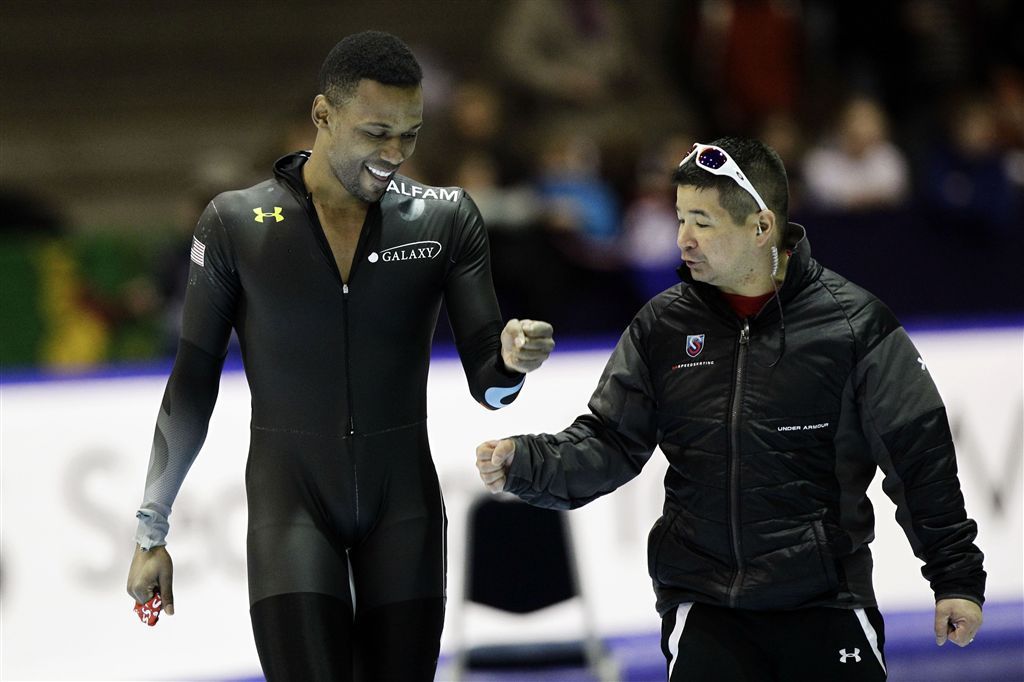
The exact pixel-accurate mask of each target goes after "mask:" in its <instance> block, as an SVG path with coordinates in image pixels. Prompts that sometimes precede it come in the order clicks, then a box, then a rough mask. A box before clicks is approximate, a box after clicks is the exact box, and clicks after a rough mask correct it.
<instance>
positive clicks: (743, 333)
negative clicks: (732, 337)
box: [740, 320, 750, 346]
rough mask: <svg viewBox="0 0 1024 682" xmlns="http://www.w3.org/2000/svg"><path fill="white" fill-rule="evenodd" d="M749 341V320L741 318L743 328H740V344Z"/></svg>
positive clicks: (745, 343)
mask: <svg viewBox="0 0 1024 682" xmlns="http://www.w3.org/2000/svg"><path fill="white" fill-rule="evenodd" d="M748 341H750V322H748V321H747V320H743V329H741V330H740V344H741V345H744V346H745V345H747V342H748Z"/></svg>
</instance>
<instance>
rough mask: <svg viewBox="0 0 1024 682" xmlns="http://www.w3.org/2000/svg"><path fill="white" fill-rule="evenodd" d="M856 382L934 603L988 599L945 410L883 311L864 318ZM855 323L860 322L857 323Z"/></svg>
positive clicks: (887, 483) (864, 419) (865, 422)
mask: <svg viewBox="0 0 1024 682" xmlns="http://www.w3.org/2000/svg"><path fill="white" fill-rule="evenodd" d="M864 317H865V318H869V319H870V320H871V322H870V323H867V324H865V325H864V326H865V327H866V330H865V331H863V332H862V333H861V334H860V339H859V346H860V350H861V353H860V357H859V359H858V362H857V365H856V367H855V369H854V375H853V382H854V392H855V396H856V401H857V408H858V410H859V413H860V419H861V423H862V428H863V430H864V434H865V437H866V438H867V441H868V443H870V445H871V449H872V455H873V457H874V458H875V460H876V461H877V462H878V464H879V466H880V467H881V469H882V471H883V473H884V474H885V478H884V480H883V483H882V487H883V489H884V490H885V492H886V494H887V495H888V496H889V497H890V498H891V499H892V500H893V502H895V503H896V507H897V510H896V518H897V520H898V521H899V523H900V525H901V526H902V528H903V530H904V532H905V533H906V535H907V538H908V539H909V540H910V544H911V547H912V548H913V550H914V554H915V555H917V557H918V558H920V559H922V560H923V561H924V567H923V568H922V569H921V573H922V575H924V577H925V578H926V579H927V580H928V581H929V583H930V584H931V587H932V591H933V592H934V593H935V598H936V600H938V599H942V598H947V597H960V598H964V599H970V600H971V601H974V602H976V603H977V604H979V605H981V604H982V603H983V602H984V594H985V571H984V569H983V568H982V560H983V558H984V556H983V554H982V553H981V550H979V549H978V547H977V546H976V545H975V544H974V539H975V537H976V536H977V534H978V527H977V524H976V523H975V522H974V521H973V520H971V519H969V518H968V517H967V512H966V510H965V509H964V498H963V495H962V494H961V492H960V481H959V479H958V478H957V465H956V453H955V451H954V448H953V438H952V435H951V433H950V429H949V421H948V419H947V417H946V408H945V406H944V405H943V402H942V399H941V398H940V397H939V393H938V390H937V389H936V387H935V384H934V382H933V381H932V378H931V375H930V373H929V372H928V367H927V364H926V363H925V361H924V360H923V358H922V357H921V355H920V354H919V353H918V351H917V349H916V348H915V347H914V344H913V343H912V342H911V340H910V337H909V336H908V335H907V333H906V331H905V330H904V329H903V328H902V327H901V326H899V323H898V322H896V320H895V318H893V316H892V314H891V313H890V312H889V310H888V309H886V308H885V306H883V305H882V304H881V303H878V302H877V301H876V302H874V304H873V305H872V306H869V308H868V309H867V310H866V311H865V313H864ZM855 322H856V321H855Z"/></svg>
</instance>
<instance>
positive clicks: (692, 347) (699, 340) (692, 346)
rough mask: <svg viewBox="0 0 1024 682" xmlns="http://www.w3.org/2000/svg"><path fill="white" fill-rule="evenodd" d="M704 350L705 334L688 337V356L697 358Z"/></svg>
mask: <svg viewBox="0 0 1024 682" xmlns="http://www.w3.org/2000/svg"><path fill="white" fill-rule="evenodd" d="M702 350H704V335H703V334H690V335H689V336H687V337H686V354H687V355H689V356H690V357H691V358H695V357H697V356H698V355H700V352H701V351H702Z"/></svg>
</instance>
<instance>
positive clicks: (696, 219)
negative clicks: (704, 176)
mask: <svg viewBox="0 0 1024 682" xmlns="http://www.w3.org/2000/svg"><path fill="white" fill-rule="evenodd" d="M768 213H771V212H770V211H765V212H762V214H768ZM762 214H759V213H758V212H756V211H755V212H753V213H751V214H750V215H749V216H747V218H746V220H745V221H744V222H743V223H742V224H740V223H736V222H735V221H734V220H733V219H732V217H731V216H730V215H729V212H728V211H726V210H725V209H724V208H722V204H721V202H720V200H719V193H718V190H717V189H715V188H713V187H709V188H706V189H698V188H697V187H693V186H692V185H679V186H677V187H676V215H677V217H678V218H679V233H678V235H677V236H676V243H677V245H678V246H679V251H680V252H681V254H682V260H683V263H684V264H685V265H686V267H687V268H689V270H690V274H691V276H692V277H693V279H694V280H696V281H698V282H705V283H706V284H711V285H713V286H716V287H718V288H719V289H721V290H722V291H724V292H726V293H730V294H740V295H743V296H759V295H761V294H765V293H767V292H769V291H771V289H772V283H771V277H770V274H769V268H770V266H769V265H768V262H769V261H768V260H767V258H766V255H765V248H766V244H767V245H768V246H770V244H768V239H769V237H770V235H769V232H770V231H771V229H772V227H773V226H772V225H771V223H772V222H773V221H772V220H767V221H765V220H764V219H765V218H766V217H767V216H764V215H762ZM759 217H760V218H761V223H762V227H763V228H766V229H764V230H763V232H762V234H761V235H758V234H757V228H758V223H759Z"/></svg>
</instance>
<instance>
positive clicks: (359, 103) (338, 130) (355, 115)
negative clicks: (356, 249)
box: [313, 79, 423, 202]
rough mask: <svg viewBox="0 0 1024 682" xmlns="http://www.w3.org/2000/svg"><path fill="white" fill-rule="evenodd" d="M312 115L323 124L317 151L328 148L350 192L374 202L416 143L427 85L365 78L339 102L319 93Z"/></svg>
mask: <svg viewBox="0 0 1024 682" xmlns="http://www.w3.org/2000/svg"><path fill="white" fill-rule="evenodd" d="M313 119H314V122H315V123H316V125H317V129H318V130H317V140H316V143H315V144H314V154H315V153H316V152H317V151H321V152H322V153H323V154H324V156H325V158H326V160H327V165H328V167H329V168H330V171H331V173H332V174H333V175H334V177H335V178H336V179H337V180H338V182H340V183H341V185H342V187H344V188H345V191H346V192H348V193H349V194H350V195H352V196H353V197H355V198H357V199H359V200H361V201H365V202H375V201H378V200H379V199H380V198H381V196H382V195H383V194H384V190H385V189H387V186H388V183H389V182H390V181H391V177H392V176H393V175H394V174H395V172H396V171H397V170H398V167H399V166H401V165H402V163H403V162H404V161H405V160H406V159H408V158H409V157H410V156H412V153H413V151H414V150H415V148H416V136H417V134H418V133H419V129H420V126H421V125H422V124H423V91H422V89H421V88H420V86H418V85H416V86H393V85H383V84H381V83H378V82H376V81H372V80H368V79H363V80H361V81H359V85H358V86H357V87H356V90H355V93H354V94H353V95H351V96H350V97H349V98H348V99H346V100H345V101H343V102H342V103H340V104H339V105H337V106H335V105H333V104H331V102H330V101H329V100H328V99H327V98H326V97H325V96H324V95H317V97H316V99H315V100H314V101H313Z"/></svg>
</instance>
